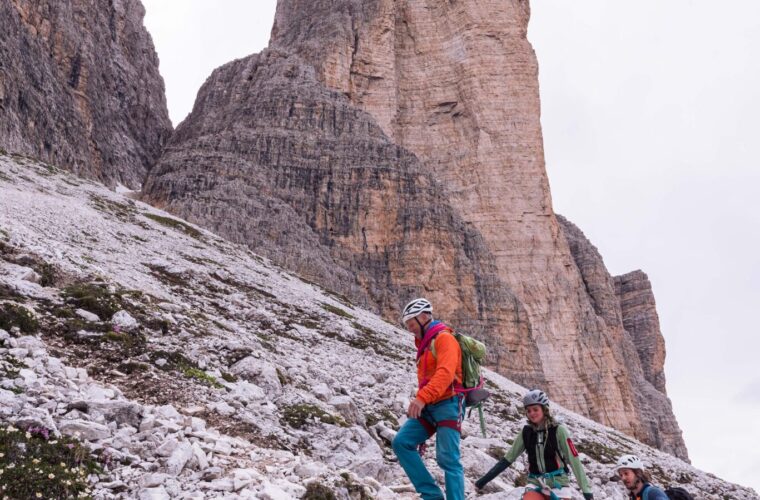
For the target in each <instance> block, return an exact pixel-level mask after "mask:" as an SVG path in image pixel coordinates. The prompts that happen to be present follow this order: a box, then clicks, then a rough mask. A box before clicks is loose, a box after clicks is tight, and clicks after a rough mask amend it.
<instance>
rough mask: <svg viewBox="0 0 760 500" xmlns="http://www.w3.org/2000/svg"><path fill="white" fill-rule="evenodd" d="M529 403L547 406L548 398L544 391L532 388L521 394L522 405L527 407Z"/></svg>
mask: <svg viewBox="0 0 760 500" xmlns="http://www.w3.org/2000/svg"><path fill="white" fill-rule="evenodd" d="M531 405H541V406H549V398H548V397H547V396H546V393H545V392H544V391H541V390H538V389H533V390H532V391H528V393H527V394H526V395H525V396H523V406H524V407H525V408H527V407H529V406H531Z"/></svg>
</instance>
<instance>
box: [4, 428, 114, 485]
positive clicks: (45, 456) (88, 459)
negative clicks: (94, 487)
mask: <svg viewBox="0 0 760 500" xmlns="http://www.w3.org/2000/svg"><path fill="white" fill-rule="evenodd" d="M97 472H100V464H98V462H97V461H96V460H95V458H94V457H93V456H92V455H91V453H90V451H89V450H88V449H87V448H85V447H84V446H83V445H82V444H81V443H80V442H79V441H77V440H75V439H72V438H68V437H61V438H57V439H56V438H55V436H53V435H51V434H50V432H49V431H48V430H47V429H43V428H37V427H30V428H29V429H27V430H26V431H22V430H19V429H16V428H15V427H13V426H4V427H0V484H1V485H2V486H0V494H2V495H3V498H25V499H26V498H31V499H34V498H91V496H90V489H89V485H88V483H87V476H88V475H89V474H92V473H97Z"/></svg>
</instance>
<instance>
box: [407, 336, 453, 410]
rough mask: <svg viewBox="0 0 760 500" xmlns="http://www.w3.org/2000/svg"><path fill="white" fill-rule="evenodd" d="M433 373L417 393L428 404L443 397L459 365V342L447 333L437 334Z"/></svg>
mask: <svg viewBox="0 0 760 500" xmlns="http://www.w3.org/2000/svg"><path fill="white" fill-rule="evenodd" d="M434 342H435V358H436V361H435V372H434V373H433V376H432V378H431V379H430V381H429V382H428V383H427V384H425V387H423V388H422V389H420V390H419V391H417V397H418V398H420V399H421V400H422V401H424V402H425V404H430V403H432V402H434V401H436V400H438V399H439V398H440V397H441V396H443V395H444V394H445V393H446V391H447V390H448V389H449V387H451V383H452V382H453V381H454V377H455V376H456V372H457V367H458V366H460V365H461V363H462V361H461V359H462V354H461V351H460V349H459V342H457V340H456V339H455V338H454V336H453V335H451V334H448V333H441V334H439V335H438V336H437V337H436V338H435V340H434Z"/></svg>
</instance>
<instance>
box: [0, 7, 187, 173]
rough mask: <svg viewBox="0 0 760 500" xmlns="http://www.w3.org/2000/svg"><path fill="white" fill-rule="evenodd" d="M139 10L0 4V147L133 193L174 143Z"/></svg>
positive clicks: (160, 79)
mask: <svg viewBox="0 0 760 500" xmlns="http://www.w3.org/2000/svg"><path fill="white" fill-rule="evenodd" d="M144 14H145V10H144V9H143V6H142V4H141V3H140V2H139V0H111V1H109V2H99V3H98V5H97V6H95V5H94V4H93V3H92V2H88V1H84V0H65V1H50V0H0V25H2V27H3V28H2V30H0V147H1V148H3V149H5V150H7V151H11V152H16V153H22V154H27V155H32V156H35V157H38V158H41V159H43V160H45V161H49V162H51V163H54V164H56V165H59V166H62V167H67V168H69V169H71V170H72V171H74V172H75V173H77V174H78V175H82V176H85V177H89V178H93V179H97V180H101V181H104V182H105V183H107V184H109V185H115V184H116V183H122V184H124V185H126V186H129V187H132V188H137V187H139V185H140V184H141V183H142V181H143V178H144V177H145V174H146V173H147V171H148V169H149V168H150V167H151V166H152V165H153V163H155V161H156V159H157V158H158V155H159V154H160V152H161V148H162V146H163V144H164V142H165V141H166V139H167V138H168V137H169V135H170V134H171V129H172V126H171V122H170V121H169V116H168V112H167V109H166V99H165V96H164V84H163V80H162V78H161V76H160V75H159V73H158V57H157V56H156V52H155V50H154V48H153V42H152V41H151V38H150V35H148V32H147V31H146V30H145V28H144V26H143V24H142V19H143V16H144Z"/></svg>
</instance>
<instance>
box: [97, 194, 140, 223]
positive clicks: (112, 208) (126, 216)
mask: <svg viewBox="0 0 760 500" xmlns="http://www.w3.org/2000/svg"><path fill="white" fill-rule="evenodd" d="M90 205H91V206H92V207H93V208H95V209H96V210H98V211H100V212H103V213H106V214H111V215H113V216H115V217H116V218H117V219H119V220H120V221H123V222H128V221H131V220H133V219H134V216H135V215H137V209H136V208H135V206H134V202H131V203H130V204H125V203H119V202H116V201H113V200H109V199H108V198H103V197H102V196H97V195H94V194H91V195H90Z"/></svg>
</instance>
